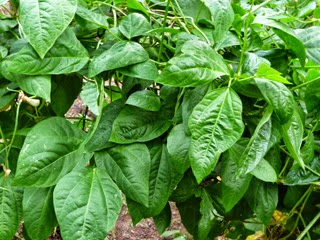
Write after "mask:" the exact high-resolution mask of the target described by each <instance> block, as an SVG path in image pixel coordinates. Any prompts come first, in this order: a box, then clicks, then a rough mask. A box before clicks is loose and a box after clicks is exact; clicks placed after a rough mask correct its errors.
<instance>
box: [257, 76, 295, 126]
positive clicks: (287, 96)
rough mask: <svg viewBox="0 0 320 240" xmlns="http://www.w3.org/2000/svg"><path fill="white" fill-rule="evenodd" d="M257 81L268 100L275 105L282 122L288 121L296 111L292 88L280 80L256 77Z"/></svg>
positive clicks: (274, 107)
mask: <svg viewBox="0 0 320 240" xmlns="http://www.w3.org/2000/svg"><path fill="white" fill-rule="evenodd" d="M255 82H256V84H257V86H258V88H259V89H260V91H261V93H262V94H263V96H264V98H265V99H266V101H267V102H268V103H269V104H271V106H272V107H273V109H274V111H275V113H276V116H277V117H278V119H279V120H280V123H281V124H285V123H286V122H288V121H289V120H290V118H291V116H292V114H293V111H294V99H293V95H292V93H291V92H290V90H289V89H288V88H287V87H286V86H285V85H283V84H282V83H279V82H274V81H269V80H266V79H263V78H256V79H255Z"/></svg>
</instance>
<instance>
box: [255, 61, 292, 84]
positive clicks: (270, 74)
mask: <svg viewBox="0 0 320 240" xmlns="http://www.w3.org/2000/svg"><path fill="white" fill-rule="evenodd" d="M256 77H258V78H266V79H269V80H272V81H276V82H281V83H284V84H292V83H291V82H289V81H288V80H287V79H285V78H284V77H281V73H280V72H278V71H277V70H275V69H274V68H272V67H270V66H269V65H267V64H266V63H262V64H261V65H260V66H259V68H258V70H257V73H256Z"/></svg>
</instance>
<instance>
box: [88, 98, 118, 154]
mask: <svg viewBox="0 0 320 240" xmlns="http://www.w3.org/2000/svg"><path fill="white" fill-rule="evenodd" d="M123 107H124V101H123V99H120V100H117V101H115V102H112V103H110V104H109V105H107V106H106V107H105V108H104V109H103V110H102V115H101V119H100V122H99V124H98V127H97V130H96V131H95V133H94V134H93V136H92V137H91V139H90V141H89V142H88V143H87V145H86V146H85V149H86V150H87V151H89V152H94V151H97V150H101V149H103V148H106V147H108V146H109V145H110V144H111V143H110V142H109V138H110V135H111V130H112V123H113V121H114V120H115V119H116V118H117V116H118V115H119V113H120V111H121V110H122V109H123ZM91 130H92V129H91ZM89 133H90V132H89Z"/></svg>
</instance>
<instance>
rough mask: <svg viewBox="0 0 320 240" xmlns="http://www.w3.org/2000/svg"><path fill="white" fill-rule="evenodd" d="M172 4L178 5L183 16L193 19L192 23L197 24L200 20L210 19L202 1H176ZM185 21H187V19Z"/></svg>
mask: <svg viewBox="0 0 320 240" xmlns="http://www.w3.org/2000/svg"><path fill="white" fill-rule="evenodd" d="M173 4H174V5H175V6H176V4H179V7H180V8H181V10H182V12H183V14H184V16H187V17H191V18H193V20H194V22H198V21H199V20H201V19H206V20H209V19H210V11H209V10H208V8H206V7H205V6H204V3H203V2H202V1H198V0H178V1H174V2H173ZM187 20H189V19H188V18H187Z"/></svg>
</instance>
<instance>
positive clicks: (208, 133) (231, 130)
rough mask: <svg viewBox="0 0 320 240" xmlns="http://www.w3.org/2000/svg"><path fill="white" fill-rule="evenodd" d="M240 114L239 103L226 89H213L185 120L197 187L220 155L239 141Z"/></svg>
mask: <svg viewBox="0 0 320 240" xmlns="http://www.w3.org/2000/svg"><path fill="white" fill-rule="evenodd" d="M241 112H242V104H241V100H240V98H239V96H238V95H237V94H236V93H235V92H234V91H233V90H232V89H230V88H221V89H214V90H213V91H211V92H210V93H208V94H207V95H206V96H205V97H204V98H203V99H202V100H201V102H200V103H199V104H198V105H197V106H196V107H195V108H194V110H193V112H192V115H191V117H190V120H189V129H190V131H191V146H190V151H189V154H190V161H191V167H192V171H193V173H194V174H195V176H196V178H197V181H198V183H199V182H201V181H202V179H203V178H205V177H206V176H207V175H209V173H210V172H211V171H212V170H213V169H214V167H215V165H216V164H217V161H218V158H219V156H220V154H221V153H222V152H224V151H225V150H227V149H228V148H230V147H231V146H232V145H233V144H234V143H235V142H236V141H237V140H238V139H239V138H240V137H241V135H242V132H243V129H244V125H243V122H242V116H241Z"/></svg>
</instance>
